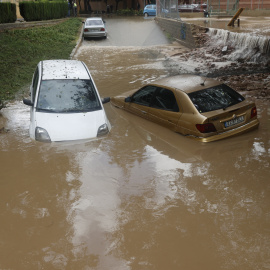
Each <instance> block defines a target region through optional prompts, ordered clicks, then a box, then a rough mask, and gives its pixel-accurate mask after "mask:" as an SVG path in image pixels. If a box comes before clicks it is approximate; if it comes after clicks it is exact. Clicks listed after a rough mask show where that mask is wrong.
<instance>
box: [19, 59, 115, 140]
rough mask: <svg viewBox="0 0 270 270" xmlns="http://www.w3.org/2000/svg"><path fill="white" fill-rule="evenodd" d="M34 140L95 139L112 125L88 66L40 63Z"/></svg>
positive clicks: (33, 95)
mask: <svg viewBox="0 0 270 270" xmlns="http://www.w3.org/2000/svg"><path fill="white" fill-rule="evenodd" d="M30 92H31V100H28V99H24V100H23V101H24V104H26V105H29V106H31V109H30V127H29V131H30V137H31V138H32V139H35V140H37V141H44V142H50V141H69V140H80V139H91V138H96V137H98V136H101V135H105V134H107V133H108V132H109V129H110V123H109V121H108V119H107V117H106V114H105V111H104V108H103V105H102V103H105V102H108V101H109V99H108V98H107V99H103V100H101V99H100V96H99V93H98V91H97V88H96V86H95V83H94V81H93V79H92V77H91V75H90V72H89V70H88V68H87V67H86V65H85V64H84V63H83V62H81V61H76V60H45V61H41V62H39V64H38V66H37V68H36V71H35V73H34V76H33V81H32V85H31V88H30Z"/></svg>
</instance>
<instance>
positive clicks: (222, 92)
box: [111, 75, 259, 142]
mask: <svg viewBox="0 0 270 270" xmlns="http://www.w3.org/2000/svg"><path fill="white" fill-rule="evenodd" d="M111 103H112V104H113V105H114V106H115V107H118V108H121V109H124V110H126V111H128V112H131V113H133V114H136V115H138V116H141V117H143V118H145V119H147V120H150V121H153V122H155V123H158V124H160V125H162V126H165V127H167V128H169V129H171V130H173V131H175V132H177V133H180V134H182V135H185V136H188V137H191V138H193V139H196V140H198V141H201V142H212V141H216V140H221V139H225V138H228V137H231V136H235V135H239V134H242V133H245V132H247V131H250V130H252V129H255V128H257V127H258V126H259V120H258V119H257V109H256V105H255V103H254V102H251V101H247V100H246V99H245V98H244V97H243V96H241V95H240V94H239V93H237V92H236V91H235V90H233V89H232V88H230V87H229V86H227V85H226V84H222V83H220V82H219V81H217V80H214V79H210V78H205V77H201V76H196V75H178V76H173V77H168V78H164V79H160V80H157V81H154V82H151V83H149V84H147V85H146V86H144V87H142V88H141V89H139V90H135V91H130V92H127V93H125V94H123V95H121V96H116V97H113V98H112V99H111Z"/></svg>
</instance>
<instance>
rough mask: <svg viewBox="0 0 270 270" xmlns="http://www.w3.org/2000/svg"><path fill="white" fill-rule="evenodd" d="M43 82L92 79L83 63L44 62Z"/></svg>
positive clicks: (42, 65)
mask: <svg viewBox="0 0 270 270" xmlns="http://www.w3.org/2000/svg"><path fill="white" fill-rule="evenodd" d="M41 68H42V80H54V79H67V80H68V79H81V80H87V79H89V78H90V75H89V73H88V69H87V68H86V66H85V64H84V63H83V62H82V61H77V60H44V61H41Z"/></svg>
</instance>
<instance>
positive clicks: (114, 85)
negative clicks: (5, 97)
mask: <svg viewBox="0 0 270 270" xmlns="http://www.w3.org/2000/svg"><path fill="white" fill-rule="evenodd" d="M106 21H107V27H108V29H109V28H110V27H112V28H113V26H114V21H113V20H110V19H107V20H106ZM133 23H134V24H136V23H137V22H133ZM138 23H144V24H145V28H147V30H146V31H148V30H149V28H152V29H153V30H152V31H159V30H158V29H156V28H155V24H154V22H153V21H152V20H144V21H143V22H138ZM131 27H132V26H131ZM135 28H136V25H135ZM117 31H118V34H119V33H121V27H120V26H118V28H117ZM119 35H120V34H119ZM114 38H115V36H114V31H112V32H109V37H108V40H86V41H83V43H82V46H81V48H80V49H79V51H78V52H77V54H76V55H75V58H76V59H79V60H83V61H84V62H85V63H86V64H87V66H88V67H89V69H90V71H91V74H92V76H93V78H94V80H95V83H96V85H97V87H98V89H99V92H100V94H101V96H103V97H105V96H114V95H118V94H121V93H123V92H125V91H128V90H131V89H134V88H138V87H141V86H142V85H143V84H144V83H145V82H147V81H150V80H154V79H156V78H160V77H163V76H168V75H172V74H174V73H175V72H176V71H175V70H174V69H173V68H172V67H169V66H168V59H167V58H166V57H164V55H163V54H162V51H163V50H164V47H166V46H168V47H169V48H170V46H173V45H170V44H168V42H167V41H166V38H165V39H164V36H163V35H162V33H160V35H159V38H158V40H160V42H161V45H160V46H159V45H158V44H157V42H156V40H157V39H155V40H153V44H151V39H147V37H146V36H145V38H142V39H141V43H140V42H138V41H136V42H137V43H136V44H135V45H132V42H131V41H132V40H131V37H130V36H128V39H126V37H123V40H124V41H123V42H126V44H127V45H126V46H120V47H119V46H113V45H112V44H116V43H118V42H120V40H117V41H116V40H114ZM145 40H148V41H147V46H145V45H143V44H142V43H143V42H145ZM166 43H167V44H166ZM145 44H146V43H145ZM256 103H257V107H258V117H259V120H260V127H259V129H258V130H255V131H252V132H250V133H248V134H244V135H241V136H238V137H235V138H231V139H227V140H224V141H219V142H214V143H209V144H203V143H199V142H195V141H193V140H191V139H188V138H185V137H183V136H181V135H177V134H175V133H173V132H171V131H169V130H167V129H165V128H163V127H160V126H158V125H156V124H154V123H150V122H148V121H147V120H144V119H141V118H138V117H136V116H134V115H131V114H129V113H127V112H124V111H121V110H119V109H117V108H114V107H112V106H111V105H110V104H105V110H106V113H107V116H108V118H109V120H110V122H111V124H112V130H111V132H110V134H109V135H108V136H106V137H104V138H103V139H100V140H95V141H87V142H77V143H52V144H44V143H39V142H35V141H32V140H31V139H30V138H29V136H28V125H29V107H27V106H25V105H23V104H22V102H21V101H14V102H13V103H10V104H9V105H8V107H7V108H5V109H3V110H2V116H0V123H1V124H2V125H4V126H5V128H6V129H7V130H9V131H8V132H3V133H1V134H0V138H1V140H0V147H1V153H0V162H1V163H0V164H1V177H0V184H1V189H0V197H1V204H0V210H1V211H0V213H1V214H0V215H1V225H0V269H20V270H21V269H83V270H88V269H98V270H104V269H110V270H111V269H117V270H122V269H123V270H126V269H127V270H128V269H134V270H137V269H138V270H141V269H147V270H151V269H155V270H156V269H158V270H163V269H175V270H179V269H185V270H209V269H230V270H232V269H233V270H243V269H245V270H262V269H270V257H269V253H270V231H269V225H270V210H269V209H270V208H269V206H270V186H269V179H270V177H269V176H270V174H269V162H270V146H269V144H270V141H269V134H270V109H269V101H268V102H267V101H264V100H258V101H256Z"/></svg>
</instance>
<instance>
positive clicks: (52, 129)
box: [36, 110, 108, 141]
mask: <svg viewBox="0 0 270 270" xmlns="http://www.w3.org/2000/svg"><path fill="white" fill-rule="evenodd" d="M105 123H106V124H108V120H107V117H106V115H105V113H104V111H103V110H98V111H93V112H85V113H44V112H36V126H37V127H41V128H44V129H45V130H46V131H47V132H48V134H49V136H50V138H51V141H69V140H82V139H91V138H95V137H97V131H98V128H99V127H100V126H101V125H103V124H105Z"/></svg>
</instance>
